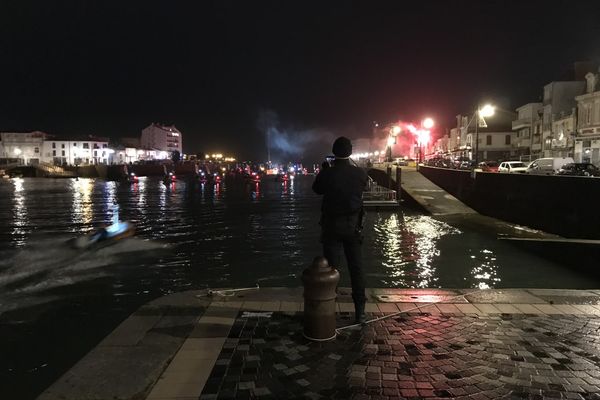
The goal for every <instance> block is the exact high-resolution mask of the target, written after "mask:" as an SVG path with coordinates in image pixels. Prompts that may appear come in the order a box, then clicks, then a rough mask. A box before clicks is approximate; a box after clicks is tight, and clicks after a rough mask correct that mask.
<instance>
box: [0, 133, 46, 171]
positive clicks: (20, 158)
mask: <svg viewBox="0 0 600 400" xmlns="http://www.w3.org/2000/svg"><path fill="white" fill-rule="evenodd" d="M47 136H48V134H47V133H45V132H41V131H33V132H2V133H0V142H1V146H0V159H2V163H3V164H4V163H7V162H17V163H19V164H23V165H35V164H39V163H40V162H41V161H44V160H43V157H42V152H43V150H42V149H43V144H44V139H45V138H46V137H47Z"/></svg>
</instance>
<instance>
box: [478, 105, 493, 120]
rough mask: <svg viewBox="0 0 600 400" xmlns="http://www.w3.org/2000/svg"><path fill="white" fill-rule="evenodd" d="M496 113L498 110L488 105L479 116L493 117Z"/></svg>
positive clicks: (480, 111) (481, 110)
mask: <svg viewBox="0 0 600 400" xmlns="http://www.w3.org/2000/svg"><path fill="white" fill-rule="evenodd" d="M495 111H496V109H495V108H494V106H492V105H490V104H486V105H485V106H483V107H482V108H481V109H480V110H479V115H480V116H482V117H491V116H492V115H494V112H495Z"/></svg>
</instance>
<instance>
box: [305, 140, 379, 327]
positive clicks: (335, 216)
mask: <svg viewBox="0 0 600 400" xmlns="http://www.w3.org/2000/svg"><path fill="white" fill-rule="evenodd" d="M332 150H333V154H334V155H335V160H333V163H332V165H329V163H328V162H325V163H323V169H321V171H320V172H319V174H318V175H317V178H316V179H315V182H314V183H313V186H312V188H313V191H314V192H315V193H317V194H322V195H323V204H322V206H321V222H320V223H321V242H322V243H323V255H324V256H325V258H326V259H327V261H328V262H329V264H330V265H332V266H334V267H336V268H339V266H340V261H341V252H342V248H343V249H344V253H345V255H346V262H347V263H348V269H349V271H350V281H351V283H352V300H353V301H354V310H355V312H356V314H355V316H356V322H357V323H362V322H364V321H365V319H366V318H365V303H366V300H367V298H366V296H365V277H364V273H363V270H362V249H361V245H362V239H363V238H362V224H363V221H362V220H363V217H364V211H363V202H362V193H363V191H364V190H365V187H366V185H367V180H368V176H367V173H366V172H365V171H364V170H362V169H361V168H359V167H356V166H354V165H351V164H350V160H349V158H350V155H351V154H352V143H351V142H350V139H348V138H346V137H343V136H340V137H339V138H337V139H336V140H335V142H334V143H333V149H332Z"/></svg>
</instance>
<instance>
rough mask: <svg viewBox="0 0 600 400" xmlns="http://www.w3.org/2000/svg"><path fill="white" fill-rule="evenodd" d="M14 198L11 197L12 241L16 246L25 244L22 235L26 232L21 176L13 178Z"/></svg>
mask: <svg viewBox="0 0 600 400" xmlns="http://www.w3.org/2000/svg"><path fill="white" fill-rule="evenodd" d="M12 183H13V185H14V198H13V227H14V228H13V231H12V234H13V241H14V243H15V244H16V245H17V246H22V245H24V244H25V240H24V236H25V235H26V234H27V226H28V225H29V218H28V213H27V206H26V204H25V190H24V187H23V183H24V180H23V178H13V179H12Z"/></svg>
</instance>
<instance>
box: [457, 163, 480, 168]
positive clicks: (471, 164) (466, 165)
mask: <svg viewBox="0 0 600 400" xmlns="http://www.w3.org/2000/svg"><path fill="white" fill-rule="evenodd" d="M475 166H476V164H475V161H461V163H460V164H459V166H458V168H459V169H473V168H475Z"/></svg>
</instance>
